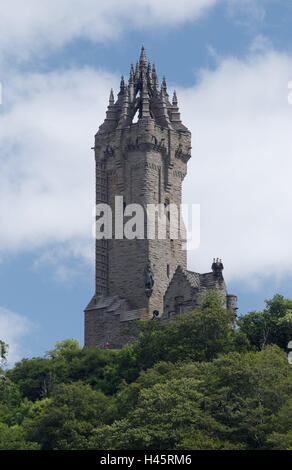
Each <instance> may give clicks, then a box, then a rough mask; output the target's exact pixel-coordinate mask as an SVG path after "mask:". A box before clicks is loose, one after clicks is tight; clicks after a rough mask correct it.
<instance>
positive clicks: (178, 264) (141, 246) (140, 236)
mask: <svg viewBox="0 0 292 470" xmlns="http://www.w3.org/2000/svg"><path fill="white" fill-rule="evenodd" d="M190 150H191V133H190V131H189V130H188V129H187V128H186V127H185V126H184V125H183V124H182V122H181V119H180V113H179V108H178V102H177V97H176V93H175V92H174V94H173V98H172V102H170V100H169V95H168V93H167V85H166V80H165V77H163V80H162V83H161V87H160V89H159V83H158V77H157V74H156V70H155V66H154V64H153V65H152V66H151V64H150V62H148V61H147V59H146V54H145V50H144V47H143V46H142V50H141V55H140V59H139V61H138V62H137V64H136V68H135V70H134V67H133V65H131V68H130V74H129V80H128V83H125V80H124V77H123V76H122V78H121V83H120V91H119V93H118V96H117V100H116V101H115V99H114V94H113V91H112V90H111V92H110V97H109V105H108V109H107V113H106V119H105V121H104V123H103V124H102V125H101V126H100V128H99V130H98V132H97V134H96V136H95V146H94V151H95V161H96V204H97V207H98V208H103V206H102V205H101V204H103V205H104V207H105V209H104V210H100V212H97V216H98V217H97V219H98V220H104V219H103V217H104V216H105V213H107V217H108V219H107V221H108V222H112V224H111V228H110V229H109V230H108V229H107V228H106V229H104V227H103V230H104V233H103V234H102V235H99V239H97V240H96V292H95V295H94V297H93V299H92V300H91V302H90V303H89V305H88V306H87V308H86V309H85V346H95V345H99V346H101V347H104V346H105V345H106V343H108V345H109V347H111V348H117V347H121V346H122V345H123V344H125V343H127V342H130V341H132V340H133V338H132V337H130V336H127V334H126V332H127V327H128V326H129V323H130V322H131V320H133V319H143V320H148V319H151V318H153V316H158V317H163V318H165V315H166V313H165V312H166V310H167V309H166V305H165V295H166V293H167V294H168V297H167V298H168V300H167V301H168V304H169V303H171V301H170V300H169V296H170V297H171V292H172V290H171V289H170V286H171V280H172V279H174V278H175V275H176V276H177V275H178V274H177V273H181V272H182V273H184V272H187V271H186V269H187V260H186V250H185V249H183V245H184V240H183V237H181V236H178V237H172V234H171V230H170V223H169V222H170V211H169V207H171V205H172V206H173V207H177V208H179V207H180V204H181V196H182V181H183V179H184V177H185V175H186V172H187V161H188V160H189V158H190ZM133 204H138V205H139V208H141V209H140V211H137V207H136V206H135V207H134V206H133ZM149 205H156V207H154V206H149ZM149 207H154V208H155V209H157V216H158V215H162V216H163V215H164V216H165V219H164V220H166V236H165V237H164V238H161V237H159V235H158V233H157V226H156V232H155V231H154V236H153V232H152V235H150V236H149V230H150V226H149V224H150V223H149V220H148V219H147V216H146V215H147V210H148V209H147V208H149ZM107 208H108V209H107ZM141 211H142V212H141ZM138 212H139V213H138ZM160 212H163V213H164V214H160ZM143 214H144V219H143V220H144V222H143V225H142V227H141V224H140V225H139V230H138V229H137V225H138V224H137V223H134V222H135V221H136V218H135V217H136V216H138V215H139V217H140V219H139V220H141V216H142V215H143ZM137 220H138V219H137ZM127 223H128V225H129V224H130V227H131V228H132V230H130V235H129V231H128V232H127V236H125V231H124V229H125V228H126V224H127ZM178 224H179V222H178ZM101 232H102V231H101ZM101 237H103V238H101ZM223 282H224V281H223ZM224 286H225V285H224ZM224 286H223V288H224ZM176 297H178V296H177V295H176ZM174 302H175V301H174ZM167 308H168V309H169V305H167ZM154 312H155V313H154ZM167 315H168V313H167Z"/></svg>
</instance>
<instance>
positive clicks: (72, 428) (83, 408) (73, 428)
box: [23, 382, 115, 450]
mask: <svg viewBox="0 0 292 470" xmlns="http://www.w3.org/2000/svg"><path fill="white" fill-rule="evenodd" d="M114 415H115V405H114V400H113V399H112V398H110V397H106V396H105V395H104V394H103V393H102V392H101V391H96V390H92V388H91V387H90V386H89V385H85V384H83V383H82V382H75V383H72V384H69V385H68V384H60V385H57V386H56V387H55V388H54V390H53V392H52V396H51V398H50V399H48V401H47V402H46V404H45V406H44V407H43V408H40V407H38V409H37V410H36V409H33V410H32V415H30V416H29V417H28V418H26V419H25V420H24V423H23V424H24V428H25V429H26V431H27V433H28V436H29V439H30V440H31V441H35V440H37V441H38V442H39V443H40V444H41V446H42V449H67V450H68V449H84V448H86V446H87V439H88V437H89V435H90V433H91V431H92V430H93V429H94V427H97V426H99V425H100V424H102V423H107V422H111V421H112V419H113V416H114Z"/></svg>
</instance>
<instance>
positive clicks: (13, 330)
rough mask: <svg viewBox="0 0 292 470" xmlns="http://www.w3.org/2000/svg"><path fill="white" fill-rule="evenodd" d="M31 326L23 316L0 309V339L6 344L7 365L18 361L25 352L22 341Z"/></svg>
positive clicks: (30, 329) (29, 331)
mask: <svg viewBox="0 0 292 470" xmlns="http://www.w3.org/2000/svg"><path fill="white" fill-rule="evenodd" d="M32 328H33V325H32V324H31V322H30V321H29V320H28V319H27V318H26V317H24V316H22V315H19V314H17V313H14V312H11V311H10V310H7V309H6V308H3V307H0V339H1V340H2V341H4V342H5V343H6V344H8V355H7V356H8V357H7V359H8V364H9V365H13V364H14V363H15V362H16V361H19V360H20V359H21V358H22V356H23V353H24V352H25V351H24V349H23V346H22V344H21V343H22V339H23V337H25V336H26V335H28V334H29V333H31V331H32Z"/></svg>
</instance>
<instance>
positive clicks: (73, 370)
mask: <svg viewBox="0 0 292 470" xmlns="http://www.w3.org/2000/svg"><path fill="white" fill-rule="evenodd" d="M232 322H233V318H232V316H231V313H230V312H229V311H227V310H225V309H224V308H223V307H222V303H221V300H220V298H219V297H218V296H217V295H216V294H215V293H213V292H210V293H209V294H208V295H206V297H205V299H204V300H203V302H202V304H201V306H200V307H199V308H197V309H196V310H194V311H193V312H192V313H190V314H186V315H182V316H181V317H179V318H178V319H177V320H176V321H171V322H168V323H162V322H160V321H151V322H146V323H140V324H139V328H140V330H141V331H140V336H139V339H138V341H137V343H136V344H134V345H127V346H125V347H124V348H122V349H121V350H117V351H114V350H101V349H99V348H87V349H82V348H81V347H80V346H79V344H78V343H77V341H75V340H70V339H69V340H65V341H63V342H62V343H58V344H57V345H56V347H55V349H53V350H51V351H48V352H47V353H46V355H45V357H36V358H33V359H23V360H22V361H21V362H19V363H17V364H16V365H15V366H14V367H13V368H12V369H10V370H8V371H5V372H4V371H2V375H1V377H0V449H106V450H112V449H126V450H128V449H131V450H133V449H161V450H170V449H183V450H191V449H292V366H291V365H290V364H289V363H288V360H287V350H286V348H287V345H288V342H289V341H290V340H291V339H292V301H291V300H289V299H284V298H283V297H282V296H280V295H276V296H275V297H274V298H273V299H272V300H270V301H268V302H267V306H266V309H265V310H264V311H263V312H251V313H249V314H248V315H245V316H243V317H240V319H239V321H238V325H237V326H236V328H231V327H230V325H231V324H232Z"/></svg>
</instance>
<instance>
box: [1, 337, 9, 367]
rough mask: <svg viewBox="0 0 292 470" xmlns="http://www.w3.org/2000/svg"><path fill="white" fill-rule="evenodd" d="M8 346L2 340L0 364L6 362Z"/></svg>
mask: <svg viewBox="0 0 292 470" xmlns="http://www.w3.org/2000/svg"><path fill="white" fill-rule="evenodd" d="M7 350H8V345H7V344H6V343H4V341H1V340H0V362H5V360H6V356H7Z"/></svg>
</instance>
